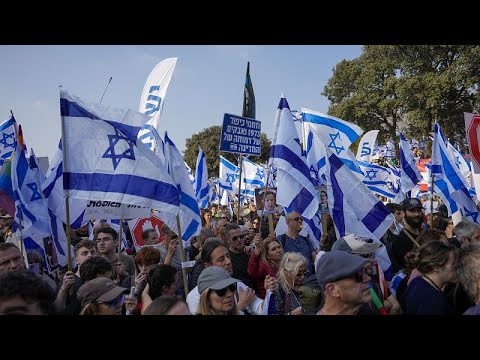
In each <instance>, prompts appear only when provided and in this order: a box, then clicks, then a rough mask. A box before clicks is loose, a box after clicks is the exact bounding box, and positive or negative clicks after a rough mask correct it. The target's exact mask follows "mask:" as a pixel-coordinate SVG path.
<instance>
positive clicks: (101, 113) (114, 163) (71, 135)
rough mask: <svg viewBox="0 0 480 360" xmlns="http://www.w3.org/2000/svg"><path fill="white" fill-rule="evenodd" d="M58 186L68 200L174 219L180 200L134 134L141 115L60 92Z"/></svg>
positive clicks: (155, 159) (160, 165)
mask: <svg viewBox="0 0 480 360" xmlns="http://www.w3.org/2000/svg"><path fill="white" fill-rule="evenodd" d="M60 105H61V115H62V122H63V126H64V129H65V131H64V133H65V134H64V136H65V138H64V143H63V146H64V152H65V158H66V163H64V164H63V168H64V169H63V170H64V172H63V183H64V189H65V191H68V192H69V196H70V198H73V199H83V200H99V201H115V202H120V203H123V204H132V205H138V206H143V207H147V208H151V209H162V210H163V211H166V212H169V213H171V214H175V215H176V214H177V212H178V206H179V205H180V196H179V192H178V189H177V187H176V185H175V184H174V183H173V180H172V178H171V176H170V175H169V174H168V173H167V172H166V171H165V164H164V163H162V161H161V160H160V158H159V157H158V156H156V155H155V154H154V153H153V152H152V151H150V149H148V148H147V147H146V146H145V145H144V144H143V143H142V142H140V141H137V134H138V131H139V129H140V127H141V126H142V124H144V123H145V122H146V121H145V120H146V116H145V115H143V114H140V113H138V112H135V111H132V110H128V111H125V110H121V109H114V108H109V107H106V106H103V105H100V104H91V103H87V102H84V101H83V100H81V99H80V98H78V97H76V96H74V95H71V94H69V93H68V92H66V91H65V90H63V89H62V90H61V92H60Z"/></svg>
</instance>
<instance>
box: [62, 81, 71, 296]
mask: <svg viewBox="0 0 480 360" xmlns="http://www.w3.org/2000/svg"><path fill="white" fill-rule="evenodd" d="M61 87H62V85H60V86H59V88H61ZM61 121H62V162H63V165H62V166H63V174H64V176H65V172H66V171H67V144H66V141H65V123H64V119H63V116H61ZM64 180H65V178H64ZM63 194H64V196H65V221H66V232H67V249H66V250H67V270H68V271H72V254H71V253H70V246H71V237H70V207H69V203H68V197H69V194H68V189H66V190H65V188H64V189H63ZM70 289H73V287H71V288H70ZM70 291H72V290H70Z"/></svg>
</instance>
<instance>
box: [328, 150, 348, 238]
mask: <svg viewBox="0 0 480 360" xmlns="http://www.w3.org/2000/svg"><path fill="white" fill-rule="evenodd" d="M329 161H330V179H331V181H332V187H333V188H334V189H335V190H334V191H333V209H332V218H333V219H335V225H336V227H337V230H338V233H339V235H340V236H345V217H344V214H343V192H342V189H341V188H340V185H339V184H338V181H337V178H336V176H335V173H336V172H337V171H338V170H339V169H340V168H341V167H342V166H344V165H345V164H344V163H343V162H342V160H340V159H339V158H338V157H336V156H334V155H331V156H330V158H329Z"/></svg>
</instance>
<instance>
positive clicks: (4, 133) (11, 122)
mask: <svg viewBox="0 0 480 360" xmlns="http://www.w3.org/2000/svg"><path fill="white" fill-rule="evenodd" d="M15 126H16V122H15V118H14V117H13V116H12V117H11V118H10V119H8V120H5V121H4V122H2V123H1V124H0V137H1V139H0V159H2V160H5V159H9V158H10V157H11V156H12V154H13V151H14V150H15V148H16V147H17V138H16V135H15V131H16V130H15Z"/></svg>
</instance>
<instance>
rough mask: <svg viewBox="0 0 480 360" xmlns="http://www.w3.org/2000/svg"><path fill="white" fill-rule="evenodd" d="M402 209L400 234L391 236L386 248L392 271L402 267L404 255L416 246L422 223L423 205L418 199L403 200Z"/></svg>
mask: <svg viewBox="0 0 480 360" xmlns="http://www.w3.org/2000/svg"><path fill="white" fill-rule="evenodd" d="M402 210H403V212H404V213H405V218H404V227H403V229H402V231H401V232H400V234H398V235H396V236H394V237H393V241H392V245H391V247H390V248H389V249H388V250H389V253H388V255H389V256H390V260H391V261H392V267H393V272H394V273H396V272H398V271H399V270H401V269H403V268H404V266H405V258H404V256H405V254H407V253H408V252H410V251H412V250H413V249H414V247H415V246H417V245H416V244H418V242H417V240H416V239H417V237H418V236H419V235H420V229H421V228H422V224H423V207H422V203H421V202H420V200H418V199H416V198H408V199H405V200H403V202H402ZM415 243H416V244H415Z"/></svg>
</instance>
